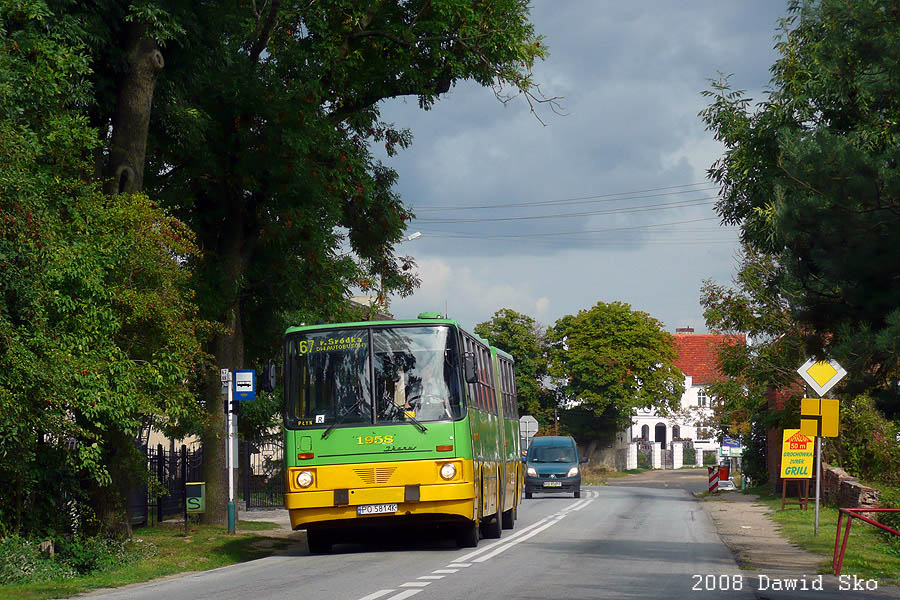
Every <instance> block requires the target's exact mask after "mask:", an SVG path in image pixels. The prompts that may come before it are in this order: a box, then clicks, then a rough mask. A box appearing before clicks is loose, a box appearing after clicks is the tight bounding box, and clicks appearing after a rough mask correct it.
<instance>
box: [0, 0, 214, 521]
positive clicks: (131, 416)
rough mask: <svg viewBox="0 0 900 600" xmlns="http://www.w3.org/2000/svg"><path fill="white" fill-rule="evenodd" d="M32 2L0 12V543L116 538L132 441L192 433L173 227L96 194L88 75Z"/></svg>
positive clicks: (134, 199) (185, 246) (178, 234)
mask: <svg viewBox="0 0 900 600" xmlns="http://www.w3.org/2000/svg"><path fill="white" fill-rule="evenodd" d="M52 17H53V15H52V14H51V13H50V11H49V9H48V7H47V5H46V3H44V2H41V1H40V0H33V1H28V2H18V3H15V5H13V4H11V3H2V4H0V24H2V25H0V222H2V224H3V225H2V228H0V487H2V489H3V490H4V494H3V498H4V501H3V502H2V504H0V532H2V531H4V530H24V531H25V532H44V533H52V532H54V531H58V532H59V531H65V530H66V529H67V528H68V526H69V525H70V524H71V522H72V517H73V516H74V515H79V516H81V517H82V523H83V524H84V526H85V528H86V529H87V531H86V532H87V533H90V532H91V530H98V529H107V530H110V529H112V530H121V529H127V528H128V527H129V524H128V521H127V520H126V519H125V518H124V517H125V514H124V505H123V502H124V492H125V491H126V490H127V489H128V486H129V484H130V483H131V482H133V481H135V476H136V474H138V473H141V472H143V471H145V468H144V465H143V461H142V460H141V457H140V456H139V453H137V451H136V450H135V446H134V440H135V438H136V437H137V435H138V433H139V432H140V431H141V429H142V428H145V427H146V426H147V425H148V423H149V420H150V419H151V418H155V419H156V420H157V425H159V426H161V427H162V428H163V429H177V428H179V427H180V428H184V427H190V426H193V427H195V428H196V427H197V424H198V423H199V421H200V419H201V415H200V412H199V410H198V409H199V405H198V404H197V402H196V399H195V396H194V394H193V393H192V391H191V390H190V389H189V388H187V387H186V386H185V385H184V381H185V380H186V379H190V378H192V377H193V375H194V373H195V371H196V369H197V368H198V367H199V366H200V364H201V363H202V361H203V356H204V355H203V353H202V351H201V344H200V341H199V340H201V339H202V338H203V336H204V335H205V334H204V329H208V324H205V323H203V322H202V321H200V320H198V319H197V317H196V312H197V309H196V306H195V305H194V304H193V303H192V300H191V293H190V291H189V275H190V274H189V272H188V271H187V270H185V269H184V268H183V266H182V264H181V261H182V260H183V259H184V258H187V257H189V256H190V255H191V253H192V252H194V251H195V247H194V246H193V243H192V236H191V234H190V232H189V231H188V230H187V229H186V228H185V226H184V225H183V224H182V223H180V222H179V221H177V220H176V219H174V218H173V217H171V216H170V215H168V214H166V213H165V212H164V211H162V210H160V209H159V208H158V207H156V206H154V204H153V203H152V202H150V201H149V200H148V199H147V198H146V197H144V196H140V195H138V196H127V195H113V196H107V195H104V194H103V193H102V191H101V190H100V187H99V183H98V182H97V180H95V179H93V178H92V177H91V174H92V169H93V163H92V160H91V159H92V151H94V150H95V149H96V148H97V147H98V141H97V133H96V130H94V129H92V128H91V127H90V126H89V123H88V119H87V118H86V116H85V115H84V114H83V113H82V110H81V109H82V108H83V107H84V106H86V105H88V104H90V102H91V97H92V93H93V89H92V87H91V86H90V82H89V75H90V60H89V56H88V53H87V52H86V50H85V47H84V46H83V44H82V43H81V41H80V35H81V33H82V32H81V30H80V29H79V28H78V27H77V26H76V25H75V24H74V23H73V22H72V21H70V20H61V21H59V22H58V23H55V26H52V27H51V26H50V23H49V22H50V20H51V19H52Z"/></svg>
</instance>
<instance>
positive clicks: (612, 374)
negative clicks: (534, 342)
mask: <svg viewBox="0 0 900 600" xmlns="http://www.w3.org/2000/svg"><path fill="white" fill-rule="evenodd" d="M547 340H548V343H549V346H550V351H549V356H550V368H549V374H550V375H551V376H552V377H554V378H556V381H557V383H558V385H559V389H560V391H561V393H562V395H563V396H564V397H565V399H566V401H567V402H568V403H570V404H578V405H582V406H583V407H585V408H587V409H589V410H591V411H593V413H594V414H595V415H596V416H598V417H600V416H603V415H604V414H606V415H607V416H610V413H611V414H612V415H613V416H614V418H615V419H616V422H617V423H618V424H619V425H620V426H627V425H629V424H630V423H631V417H632V415H633V414H634V413H635V412H636V411H637V410H638V409H640V408H655V409H656V410H658V411H660V412H662V413H665V412H666V411H670V410H676V409H677V408H678V406H679V405H680V401H681V395H682V393H684V375H683V374H682V372H681V371H680V370H679V369H678V368H677V367H676V366H675V365H674V360H675V359H676V357H677V352H676V349H675V346H674V338H673V337H672V335H671V334H669V333H667V332H666V331H665V330H664V329H663V326H662V324H661V323H660V322H659V321H657V320H656V319H654V318H653V317H651V316H650V315H648V314H647V313H644V312H640V311H634V310H632V309H631V307H630V306H629V305H628V304H625V303H622V302H613V303H610V304H605V303H603V302H598V303H597V304H596V305H595V306H594V307H592V308H591V309H588V310H582V311H579V312H578V314H577V315H574V316H573V315H566V316H564V317H562V318H561V319H559V320H558V321H557V322H556V324H555V325H554V326H553V327H551V328H550V329H549V330H548V331H547Z"/></svg>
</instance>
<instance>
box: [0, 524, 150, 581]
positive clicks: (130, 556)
mask: <svg viewBox="0 0 900 600" xmlns="http://www.w3.org/2000/svg"><path fill="white" fill-rule="evenodd" d="M50 541H53V546H54V555H53V556H51V555H50V554H49V552H41V550H40V544H41V542H39V541H35V540H33V539H26V538H23V537H20V536H18V535H9V536H6V537H3V538H0V585H4V584H15V583H38V582H42V581H59V580H64V579H71V578H73V577H78V576H79V575H85V574H88V573H93V572H95V571H98V570H104V569H111V568H121V567H125V566H128V565H132V564H135V563H137V562H138V561H140V560H143V559H147V558H149V557H152V556H153V555H154V554H155V552H156V548H155V546H153V544H146V543H143V542H142V541H141V540H134V541H129V540H125V539H111V538H107V537H99V536H95V537H74V538H67V537H62V538H59V539H57V540H50Z"/></svg>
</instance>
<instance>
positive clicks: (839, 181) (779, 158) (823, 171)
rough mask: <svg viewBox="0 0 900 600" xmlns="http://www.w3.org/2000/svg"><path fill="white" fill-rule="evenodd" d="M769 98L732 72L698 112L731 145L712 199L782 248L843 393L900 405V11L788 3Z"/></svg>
mask: <svg viewBox="0 0 900 600" xmlns="http://www.w3.org/2000/svg"><path fill="white" fill-rule="evenodd" d="M789 11H790V14H789V16H788V17H787V18H786V19H784V21H783V22H782V25H781V30H780V32H779V37H778V42H777V45H776V49H777V50H778V52H779V54H780V57H779V59H778V60H777V61H776V63H775V64H774V65H773V67H772V73H773V79H772V91H771V93H770V94H769V98H768V100H767V101H765V102H762V103H760V104H758V105H756V107H755V108H754V109H751V106H750V103H751V100H750V99H749V98H746V97H745V95H744V94H743V92H740V91H734V90H731V89H730V87H729V86H728V83H727V80H724V81H719V82H714V84H713V87H712V90H710V91H708V92H706V95H707V96H708V97H710V98H711V99H712V103H711V104H710V106H709V107H708V108H707V109H706V110H704V111H703V113H701V114H702V116H703V118H704V120H705V121H706V123H707V125H708V128H709V129H710V130H712V131H713V132H714V134H715V137H716V139H717V140H719V141H720V142H722V143H723V144H724V146H725V154H724V156H723V158H722V159H720V160H719V161H717V162H716V164H714V165H713V167H712V168H711V169H710V176H711V178H712V179H713V180H714V181H716V182H717V183H719V184H720V186H721V197H722V200H721V201H720V202H719V204H718V205H717V209H718V211H719V213H720V215H721V216H722V218H723V220H724V222H725V223H728V224H738V225H740V226H741V229H742V239H743V240H744V241H745V242H746V243H748V244H749V245H750V246H752V247H753V248H755V249H758V250H759V251H761V252H763V253H766V254H770V255H772V256H774V257H775V258H776V259H777V263H778V265H779V267H780V274H779V276H780V279H781V280H780V282H779V287H780V292H781V295H782V297H783V298H785V299H786V300H787V305H788V307H789V309H790V314H791V316H792V317H793V318H794V319H795V320H796V321H797V323H798V325H799V327H800V328H801V331H802V332H803V333H804V340H803V341H804V342H805V347H806V351H807V353H808V354H815V355H818V356H823V355H825V354H828V355H831V356H832V357H834V358H836V359H837V360H838V361H839V362H840V363H841V364H842V365H843V366H844V367H845V368H846V369H847V371H848V373H849V376H848V382H847V390H848V392H849V393H850V394H855V393H858V392H860V391H864V390H872V393H873V395H875V396H876V397H877V399H878V400H879V402H880V408H881V409H882V410H884V411H886V412H888V413H889V414H891V413H893V412H894V411H897V410H898V409H900V395H898V393H897V389H896V386H891V385H889V382H890V381H892V380H895V379H897V376H898V374H900V373H898V365H900V352H898V349H900V327H898V324H900V309H898V308H897V303H896V299H897V297H898V296H900V255H898V252H900V250H898V249H897V245H896V244H895V243H894V241H895V240H896V239H897V237H898V234H900V221H898V220H897V219H896V218H895V214H896V211H897V209H898V204H900V166H898V165H900V163H898V160H897V159H898V155H897V148H898V147H900V144H898V141H900V122H898V120H897V119H896V115H897V114H898V112H900V93H898V92H900V77H898V75H900V71H898V69H900V67H898V65H900V14H898V12H897V11H896V10H895V6H894V4H893V3H892V2H889V1H887V0H874V1H869V0H851V1H844V0H823V1H822V2H799V1H795V2H791V4H790V7H789Z"/></svg>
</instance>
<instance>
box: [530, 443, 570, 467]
mask: <svg viewBox="0 0 900 600" xmlns="http://www.w3.org/2000/svg"><path fill="white" fill-rule="evenodd" d="M528 460H529V462H564V463H573V462H575V450H574V449H573V448H572V447H571V446H535V447H534V448H532V449H531V457H530V458H529V459H528Z"/></svg>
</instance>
